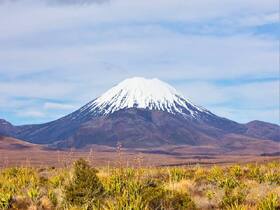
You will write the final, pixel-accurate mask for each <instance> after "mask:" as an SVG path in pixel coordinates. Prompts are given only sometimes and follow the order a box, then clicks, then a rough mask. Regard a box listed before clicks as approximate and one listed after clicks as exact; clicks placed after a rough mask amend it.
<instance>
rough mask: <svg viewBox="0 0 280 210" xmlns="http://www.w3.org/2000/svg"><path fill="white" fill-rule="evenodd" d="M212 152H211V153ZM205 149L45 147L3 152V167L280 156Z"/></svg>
mask: <svg viewBox="0 0 280 210" xmlns="http://www.w3.org/2000/svg"><path fill="white" fill-rule="evenodd" d="M209 151H210V152H209ZM209 151H208V152H206V148H190V147H188V148H185V149H183V148H179V149H174V150H171V149H168V150H166V149H162V150H160V149H158V150H147V151H146V150H125V149H122V150H118V149H113V148H95V149H92V150H89V151H79V150H70V151H62V150H57V151H56V150H46V149H44V148H37V147H35V148H28V149H24V148H20V149H0V156H1V159H0V167H8V166H37V167H41V166H55V167H65V166H66V165H69V164H71V163H72V162H73V161H74V160H76V159H79V158H84V159H87V160H89V161H90V163H91V165H93V166H95V167H102V166H108V165H109V166H116V165H118V164H119V163H121V164H122V165H123V166H135V165H139V164H141V166H145V167H155V166H156V167H158V166H188V165H195V164H200V165H214V164H219V165H226V164H232V163H240V164H244V163H250V162H258V163H262V162H267V161H272V160H278V161H279V160H280V156H261V155H256V154H249V155H248V154H247V155H246V154H234V153H233V154H230V153H228V154H225V153H222V154H219V151H212V152H211V150H209Z"/></svg>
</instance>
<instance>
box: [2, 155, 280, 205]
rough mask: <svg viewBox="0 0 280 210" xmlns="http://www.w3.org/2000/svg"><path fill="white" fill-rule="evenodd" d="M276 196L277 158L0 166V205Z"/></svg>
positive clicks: (273, 199) (272, 199)
mask: <svg viewBox="0 0 280 210" xmlns="http://www.w3.org/2000/svg"><path fill="white" fill-rule="evenodd" d="M279 202H280V163H279V162H269V163H263V164H247V165H242V166H241V165H238V164H234V165H230V166H223V167H221V166H213V167H209V168H204V167H199V166H189V167H170V168H143V167H138V166H137V167H136V168H129V167H123V166H120V167H118V168H109V167H107V168H98V169H95V168H93V167H91V166H90V164H89V162H87V161H85V160H82V159H80V160H78V161H76V162H74V163H73V166H72V167H69V166H67V167H66V168H62V169H55V168H32V167H13V168H5V169H2V170H1V171H0V209H3V210H4V209H23V210H24V209H37V210H41V209H42V210H43V209H44V210H51V209H61V210H65V209H73V210H74V209H76V210H80V209H81V210H86V209H104V210H165V209H166V210H185V209H186V210H188V209H189V210H194V209H231V210H243V209H244V210H246V209H257V210H277V209H280V203H279Z"/></svg>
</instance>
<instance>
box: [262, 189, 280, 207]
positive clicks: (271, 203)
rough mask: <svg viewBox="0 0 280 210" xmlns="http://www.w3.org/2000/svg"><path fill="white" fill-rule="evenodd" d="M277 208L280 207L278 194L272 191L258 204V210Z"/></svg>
mask: <svg viewBox="0 0 280 210" xmlns="http://www.w3.org/2000/svg"><path fill="white" fill-rule="evenodd" d="M278 209H280V204H279V196H278V195H276V194H274V193H272V194H269V195H268V196H267V197H266V198H264V199H263V200H262V201H261V202H260V204H259V206H258V210H278Z"/></svg>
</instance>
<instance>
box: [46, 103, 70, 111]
mask: <svg viewBox="0 0 280 210" xmlns="http://www.w3.org/2000/svg"><path fill="white" fill-rule="evenodd" d="M74 108H75V106H73V105H71V104H62V103H52V102H47V103H45V104H44V109H47V110H73V109H74Z"/></svg>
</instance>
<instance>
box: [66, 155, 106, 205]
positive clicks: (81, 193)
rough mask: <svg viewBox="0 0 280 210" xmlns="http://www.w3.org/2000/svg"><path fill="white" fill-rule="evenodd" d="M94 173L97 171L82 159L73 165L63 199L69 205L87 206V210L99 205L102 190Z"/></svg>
mask: <svg viewBox="0 0 280 210" xmlns="http://www.w3.org/2000/svg"><path fill="white" fill-rule="evenodd" d="M96 173H97V170H96V169H94V168H92V167H90V166H89V164H88V163H87V162H86V161H85V160H84V159H79V160H77V161H76V162H75V163H74V174H73V177H72V179H71V180H70V182H69V183H68V185H67V186H65V199H66V201H67V202H68V203H69V204H71V205H78V206H87V208H88V209H91V208H92V207H94V206H97V205H98V204H99V200H100V198H101V197H102V195H103V194H104V188H103V185H102V183H101V182H100V180H99V178H98V177H97V175H96Z"/></svg>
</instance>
